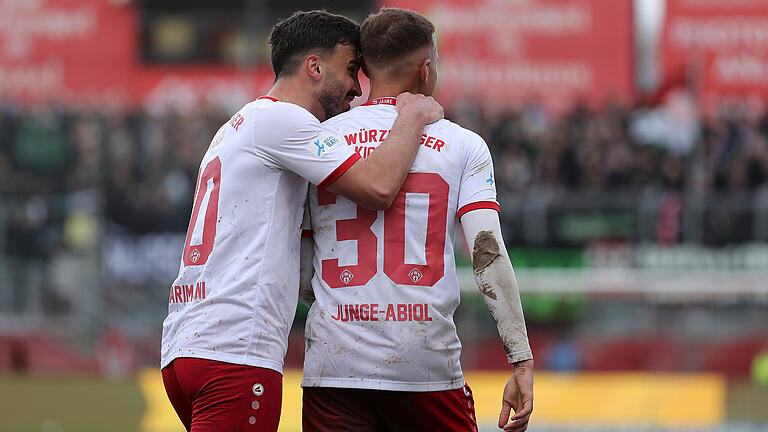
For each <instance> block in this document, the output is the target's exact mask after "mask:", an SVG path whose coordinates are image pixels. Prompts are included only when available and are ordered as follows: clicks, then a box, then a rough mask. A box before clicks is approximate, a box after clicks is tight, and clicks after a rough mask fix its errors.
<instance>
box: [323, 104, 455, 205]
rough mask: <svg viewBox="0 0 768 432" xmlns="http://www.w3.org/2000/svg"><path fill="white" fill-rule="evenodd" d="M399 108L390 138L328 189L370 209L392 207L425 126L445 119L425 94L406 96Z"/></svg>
mask: <svg viewBox="0 0 768 432" xmlns="http://www.w3.org/2000/svg"><path fill="white" fill-rule="evenodd" d="M397 108H398V116H397V120H395V124H394V125H393V126H392V129H391V131H390V133H389V136H388V138H387V139H386V140H384V142H382V143H381V145H380V146H379V147H378V148H377V149H376V151H374V152H372V153H371V154H370V156H368V158H367V159H361V160H358V161H357V162H355V163H354V164H353V165H352V166H351V167H350V168H349V169H347V171H346V172H345V173H344V174H343V175H341V176H340V177H339V178H338V179H336V180H335V181H334V182H333V183H331V184H329V185H327V189H328V190H330V191H331V192H334V193H338V194H341V195H344V196H345V197H347V198H349V199H351V200H352V201H354V202H356V203H357V204H359V205H361V206H363V207H365V208H368V209H370V210H385V209H387V208H389V206H390V205H392V201H394V199H395V196H397V193H398V192H399V191H400V187H401V186H402V185H403V182H404V181H405V177H406V176H407V175H408V171H409V170H410V168H411V165H412V164H413V159H414V158H415V157H416V153H417V151H418V149H419V146H420V144H421V135H422V133H423V131H424V126H426V125H427V124H429V123H432V122H434V121H437V120H439V119H441V118H443V107H442V106H441V105H440V104H439V103H437V102H436V101H435V100H434V99H432V98H431V97H426V96H423V95H413V94H410V93H403V94H401V95H400V96H398V99H397Z"/></svg>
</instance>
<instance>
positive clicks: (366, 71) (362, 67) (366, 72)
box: [360, 59, 371, 79]
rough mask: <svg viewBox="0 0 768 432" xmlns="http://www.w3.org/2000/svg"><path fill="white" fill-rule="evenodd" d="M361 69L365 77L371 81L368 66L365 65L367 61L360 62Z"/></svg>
mask: <svg viewBox="0 0 768 432" xmlns="http://www.w3.org/2000/svg"><path fill="white" fill-rule="evenodd" d="M360 69H361V70H362V71H363V74H364V75H365V76H367V77H368V78H369V79H370V78H371V76H370V75H368V66H366V65H365V59H361V60H360Z"/></svg>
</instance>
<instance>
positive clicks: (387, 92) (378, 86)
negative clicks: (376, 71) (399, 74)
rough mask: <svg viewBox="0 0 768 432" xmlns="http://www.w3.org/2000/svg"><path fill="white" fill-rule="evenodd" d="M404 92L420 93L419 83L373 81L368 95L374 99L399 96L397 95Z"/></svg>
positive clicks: (370, 98)
mask: <svg viewBox="0 0 768 432" xmlns="http://www.w3.org/2000/svg"><path fill="white" fill-rule="evenodd" d="M403 92H411V93H418V92H419V87H418V86H417V85H408V84H404V83H397V82H387V83H375V82H372V83H371V93H370V94H369V96H368V100H374V99H378V98H382V97H397V95H399V94H400V93H403Z"/></svg>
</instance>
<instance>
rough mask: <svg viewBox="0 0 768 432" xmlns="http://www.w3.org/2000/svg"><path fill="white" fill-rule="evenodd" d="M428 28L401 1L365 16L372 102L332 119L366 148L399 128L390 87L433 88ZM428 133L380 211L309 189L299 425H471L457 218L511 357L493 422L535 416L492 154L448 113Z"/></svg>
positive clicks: (508, 423)
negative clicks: (459, 320) (457, 316)
mask: <svg viewBox="0 0 768 432" xmlns="http://www.w3.org/2000/svg"><path fill="white" fill-rule="evenodd" d="M434 31H435V29H434V26H433V25H432V23H430V22H429V21H428V20H427V19H426V18H425V17H423V16H421V15H419V14H417V13H415V12H412V11H408V10H403V9H393V8H384V9H381V10H380V11H378V12H376V13H374V14H372V15H370V16H369V17H368V18H367V19H366V20H365V22H364V23H363V25H362V29H361V50H362V55H363V60H364V62H365V68H366V71H367V74H368V76H369V77H370V78H371V93H370V99H369V101H368V102H367V103H365V104H364V105H362V106H360V107H357V108H354V109H352V110H350V111H348V112H346V113H343V114H341V115H339V116H336V117H334V118H332V119H330V120H328V121H326V122H325V123H324V124H325V125H327V126H328V127H330V128H331V129H333V130H335V131H337V133H338V134H339V135H342V136H344V141H345V143H346V144H347V145H348V146H349V147H350V148H355V149H356V150H357V151H358V152H359V153H361V155H363V156H364V157H368V158H371V157H374V156H376V153H378V152H379V151H381V149H382V148H383V147H382V146H381V140H382V139H385V138H386V137H387V136H388V134H390V133H391V132H390V131H391V130H394V129H392V128H393V124H394V122H395V119H396V116H397V110H396V109H395V105H396V99H395V97H394V96H396V95H397V94H399V93H401V92H404V91H409V92H413V93H421V94H424V95H431V94H432V92H433V91H434V89H435V84H436V82H437V61H438V55H437V45H436V39H435V33H434ZM421 143H422V146H421V148H420V149H419V150H418V153H417V155H416V159H415V160H414V163H413V166H412V167H411V169H410V173H409V174H408V177H407V178H406V180H405V182H404V184H403V186H402V188H401V190H400V192H399V193H398V195H397V197H396V198H395V200H394V202H393V204H392V206H391V207H390V208H389V209H387V210H385V211H378V212H376V211H371V210H368V209H365V208H362V207H360V206H358V205H356V204H355V203H353V202H351V201H349V200H348V199H346V198H343V197H340V196H337V195H335V194H334V193H333V191H329V190H324V189H323V188H312V189H311V190H310V199H309V202H310V205H309V208H310V219H311V227H312V237H313V240H314V245H315V247H314V257H313V260H312V261H313V264H314V276H313V277H312V279H311V282H308V281H307V280H306V279H305V275H308V274H310V272H308V271H306V270H305V264H306V263H308V262H309V257H310V256H311V255H312V250H311V248H306V247H305V246H306V244H304V243H305V241H303V242H302V243H303V244H302V273H301V274H302V294H301V297H302V299H303V300H305V301H306V302H307V303H311V307H310V311H309V315H308V317H307V324H306V329H305V338H306V348H305V352H306V353H305V361H304V372H303V375H304V380H303V383H302V387H304V403H303V424H304V431H307V432H314V431H329V432H330V431H339V430H347V431H393V432H394V431H398V432H402V431H427V430H430V431H433V430H434V431H473V430H474V431H476V430H477V421H476V419H475V413H474V401H473V399H472V392H471V390H470V389H469V387H468V386H467V385H466V383H465V382H464V377H463V374H462V371H461V365H460V364H459V357H460V354H461V343H460V342H459V338H458V336H457V333H456V326H455V324H454V321H453V313H454V311H455V309H456V307H457V306H458V304H459V298H460V297H459V286H458V281H457V277H456V268H455V260H454V255H453V251H454V233H455V231H456V226H457V223H459V222H461V226H462V229H463V232H464V235H465V238H466V240H467V243H468V245H469V246H470V248H471V249H472V265H473V270H474V274H475V280H476V282H477V285H478V287H479V289H480V291H481V293H482V295H483V298H484V300H485V302H486V305H487V307H488V310H489V312H490V314H491V315H492V317H493V319H494V320H495V321H496V323H497V328H498V331H499V333H500V335H501V338H502V341H503V345H504V349H505V351H506V353H507V357H508V361H509V362H510V363H512V365H513V367H514V369H513V371H512V377H511V378H510V379H509V381H508V382H507V384H506V386H505V388H504V392H503V396H502V409H501V412H500V416H499V423H498V425H499V427H500V428H504V429H505V430H507V431H514V432H522V431H524V430H526V428H527V426H528V421H529V418H530V415H531V412H532V410H533V356H532V353H531V350H530V347H529V343H528V336H527V332H526V328H525V321H524V318H523V313H522V307H521V305H520V295H519V292H518V288H517V283H516V281H515V275H514V271H513V269H512V265H511V263H510V261H509V258H508V256H507V252H506V248H505V246H504V242H503V240H502V235H501V228H500V222H499V216H498V211H499V204H498V202H497V200H496V189H495V180H494V176H493V163H492V161H491V155H490V152H489V150H488V147H487V145H486V144H485V141H483V139H482V138H481V137H480V136H479V135H477V134H475V133H474V132H472V131H469V130H467V129H464V128H462V127H460V126H459V125H457V124H454V123H451V122H450V121H447V120H440V121H438V122H436V123H434V124H431V125H429V126H427V127H426V129H425V130H424V134H423V135H422V139H421ZM307 242H308V240H307ZM308 289H311V290H312V291H307V290H308ZM313 296H314V297H313ZM512 410H514V411H515V414H514V415H513V416H512V417H511V418H510V415H511V411H512Z"/></svg>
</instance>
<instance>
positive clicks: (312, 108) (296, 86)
mask: <svg viewBox="0 0 768 432" xmlns="http://www.w3.org/2000/svg"><path fill="white" fill-rule="evenodd" d="M266 95H267V96H270V97H273V98H275V99H277V100H279V101H280V102H287V103H292V104H294V105H298V106H300V107H302V108H304V109H305V110H307V111H309V112H310V113H312V115H314V116H315V117H317V119H318V120H320V121H323V120H325V111H323V108H322V106H321V105H320V102H319V101H318V100H317V98H316V97H315V96H314V92H313V91H311V90H309V89H307V87H306V86H304V85H302V83H299V82H297V81H296V80H295V79H293V78H287V79H280V80H277V81H276V82H275V84H274V85H273V86H272V88H271V89H270V90H269V92H267V94H266Z"/></svg>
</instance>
